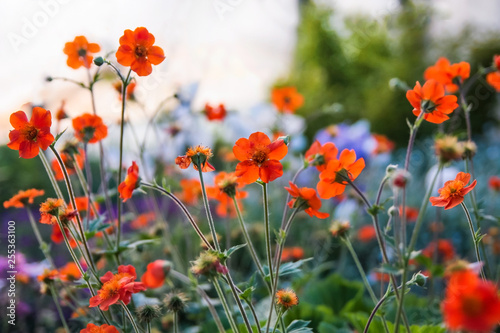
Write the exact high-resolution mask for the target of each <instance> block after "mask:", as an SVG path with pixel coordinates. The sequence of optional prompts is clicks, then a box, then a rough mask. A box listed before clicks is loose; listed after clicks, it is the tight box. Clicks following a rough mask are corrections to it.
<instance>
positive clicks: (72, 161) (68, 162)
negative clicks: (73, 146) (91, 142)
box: [52, 148, 85, 180]
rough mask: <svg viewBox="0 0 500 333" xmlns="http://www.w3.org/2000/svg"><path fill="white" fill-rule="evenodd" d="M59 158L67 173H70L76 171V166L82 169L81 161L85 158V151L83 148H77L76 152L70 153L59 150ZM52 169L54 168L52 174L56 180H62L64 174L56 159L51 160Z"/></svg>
mask: <svg viewBox="0 0 500 333" xmlns="http://www.w3.org/2000/svg"><path fill="white" fill-rule="evenodd" d="M61 159H62V161H63V163H64V166H65V167H66V171H67V172H68V175H72V174H74V173H75V172H76V166H75V165H77V166H78V168H80V169H82V168H83V163H84V160H85V152H84V151H83V149H81V148H80V149H78V154H74V155H71V154H69V153H65V152H61ZM52 170H54V175H55V177H56V180H63V179H64V174H63V171H62V169H61V166H60V165H59V162H58V161H57V159H53V160H52Z"/></svg>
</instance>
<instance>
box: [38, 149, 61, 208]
mask: <svg viewBox="0 0 500 333" xmlns="http://www.w3.org/2000/svg"><path fill="white" fill-rule="evenodd" d="M38 156H40V160H41V161H42V164H43V166H44V168H45V171H46V173H47V176H49V180H50V183H51V184H52V188H54V191H55V192H56V195H57V198H58V199H63V200H64V197H63V194H62V192H61V188H60V187H59V185H58V184H57V180H56V178H55V177H54V174H53V173H52V168H51V167H50V163H49V161H48V160H47V157H46V156H45V153H44V152H43V151H42V150H41V151H40V153H39V154H38Z"/></svg>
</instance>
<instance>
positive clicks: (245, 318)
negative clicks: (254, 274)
mask: <svg viewBox="0 0 500 333" xmlns="http://www.w3.org/2000/svg"><path fill="white" fill-rule="evenodd" d="M226 277H227V282H228V284H229V288H230V289H231V293H232V294H233V297H234V300H235V301H236V304H237V305H238V308H239V309H240V313H241V317H243V321H244V322H245V325H246V327H247V330H248V333H252V325H250V321H249V320H248V316H247V314H246V312H245V309H244V308H243V304H242V303H241V299H240V296H239V293H238V290H237V289H236V286H235V285H234V282H233V279H232V278H231V274H230V273H229V272H228V273H227V274H226Z"/></svg>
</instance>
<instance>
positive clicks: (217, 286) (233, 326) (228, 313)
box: [212, 278, 240, 333]
mask: <svg viewBox="0 0 500 333" xmlns="http://www.w3.org/2000/svg"><path fill="white" fill-rule="evenodd" d="M212 282H213V284H214V288H215V291H216V292H217V295H218V296H219V299H220V302H221V304H222V307H223V308H224V312H225V313H226V317H227V320H228V321H229V325H230V326H231V329H232V330H233V332H235V333H236V332H238V333H239V332H240V330H239V328H238V326H237V325H236V323H235V322H234V319H233V315H232V314H231V310H230V309H229V307H228V305H227V302H226V297H225V295H224V293H223V292H222V289H221V287H220V284H219V281H218V280H217V278H214V279H213V281H212Z"/></svg>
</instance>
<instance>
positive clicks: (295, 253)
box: [281, 246, 304, 261]
mask: <svg viewBox="0 0 500 333" xmlns="http://www.w3.org/2000/svg"><path fill="white" fill-rule="evenodd" d="M302 258H304V249H303V248H301V247H300V246H293V247H285V248H283V252H281V261H296V260H300V259H302Z"/></svg>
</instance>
